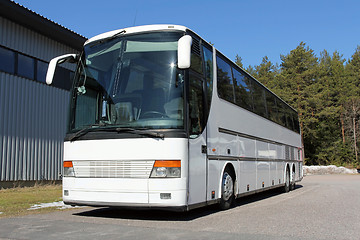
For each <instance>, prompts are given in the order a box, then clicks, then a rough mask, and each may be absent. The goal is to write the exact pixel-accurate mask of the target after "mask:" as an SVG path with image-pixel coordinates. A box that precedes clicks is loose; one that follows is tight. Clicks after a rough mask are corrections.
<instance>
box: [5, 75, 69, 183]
mask: <svg viewBox="0 0 360 240" xmlns="http://www.w3.org/2000/svg"><path fill="white" fill-rule="evenodd" d="M0 80H1V82H0V103H1V104H0V112H1V115H0V137H1V138H0V152H1V154H0V158H1V159H0V160H1V161H0V163H1V164H0V173H1V179H0V181H16V180H57V179H59V176H58V175H59V173H61V162H62V152H63V140H64V136H65V129H66V119H67V113H68V108H67V106H68V101H69V92H67V91H65V90H61V89H57V88H54V87H48V86H46V85H44V84H41V83H37V82H33V81H29V80H27V79H24V78H20V77H15V76H12V75H10V74H6V73H0Z"/></svg>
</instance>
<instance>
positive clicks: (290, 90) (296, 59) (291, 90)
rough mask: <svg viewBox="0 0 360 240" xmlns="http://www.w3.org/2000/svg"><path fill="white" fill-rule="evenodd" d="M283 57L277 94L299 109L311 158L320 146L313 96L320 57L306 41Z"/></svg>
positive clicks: (306, 150)
mask: <svg viewBox="0 0 360 240" xmlns="http://www.w3.org/2000/svg"><path fill="white" fill-rule="evenodd" d="M280 58H281V60H282V63H281V65H280V67H281V73H280V75H279V80H278V83H279V89H281V91H279V92H278V95H280V97H282V98H283V99H284V100H285V101H287V102H288V103H290V104H291V105H292V106H293V107H295V108H296V109H297V110H298V113H299V119H300V128H301V138H302V140H303V144H304V148H305V156H306V157H307V159H308V161H310V162H311V160H314V159H315V155H316V149H317V147H318V136H317V132H316V128H317V126H318V121H317V119H316V117H315V110H316V103H317V99H316V97H315V96H314V95H315V94H314V93H315V91H316V89H315V88H314V84H315V83H316V82H317V77H318V75H317V70H318V59H317V57H316V56H315V54H314V51H313V50H311V49H310V48H309V47H307V46H306V44H305V43H304V42H301V43H300V44H299V46H297V47H296V48H295V49H294V50H292V51H290V53H289V54H287V55H281V56H280ZM311 163H313V162H311Z"/></svg>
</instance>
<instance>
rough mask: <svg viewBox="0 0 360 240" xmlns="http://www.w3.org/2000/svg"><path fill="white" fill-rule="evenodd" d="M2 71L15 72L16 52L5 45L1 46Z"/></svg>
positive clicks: (0, 66) (0, 67)
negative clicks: (4, 46)
mask: <svg viewBox="0 0 360 240" xmlns="http://www.w3.org/2000/svg"><path fill="white" fill-rule="evenodd" d="M0 71H4V72H8V73H14V72H15V53H14V52H13V51H11V50H8V49H6V48H3V47H0Z"/></svg>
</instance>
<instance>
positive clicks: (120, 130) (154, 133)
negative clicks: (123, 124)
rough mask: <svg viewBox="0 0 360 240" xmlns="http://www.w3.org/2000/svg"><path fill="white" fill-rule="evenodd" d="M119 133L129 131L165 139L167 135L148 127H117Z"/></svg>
mask: <svg viewBox="0 0 360 240" xmlns="http://www.w3.org/2000/svg"><path fill="white" fill-rule="evenodd" d="M115 130H116V131H117V132H118V133H120V132H127V133H134V134H137V135H144V136H150V137H155V138H161V139H164V137H165V135H164V134H162V133H158V132H153V131H150V130H148V129H135V128H116V129H115Z"/></svg>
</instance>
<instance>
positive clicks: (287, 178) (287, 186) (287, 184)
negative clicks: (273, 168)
mask: <svg viewBox="0 0 360 240" xmlns="http://www.w3.org/2000/svg"><path fill="white" fill-rule="evenodd" d="M289 191H290V171H289V169H288V168H286V174H285V185H284V187H283V192H284V193H287V192H289Z"/></svg>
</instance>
